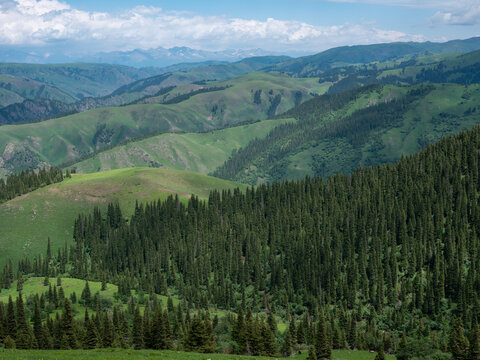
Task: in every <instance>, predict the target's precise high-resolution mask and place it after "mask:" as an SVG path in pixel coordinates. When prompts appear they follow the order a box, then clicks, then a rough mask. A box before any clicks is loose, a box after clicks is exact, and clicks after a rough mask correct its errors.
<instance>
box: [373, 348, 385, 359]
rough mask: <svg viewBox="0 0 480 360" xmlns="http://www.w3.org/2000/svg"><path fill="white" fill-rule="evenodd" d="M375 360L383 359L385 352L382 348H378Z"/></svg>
mask: <svg viewBox="0 0 480 360" xmlns="http://www.w3.org/2000/svg"><path fill="white" fill-rule="evenodd" d="M375 360H385V353H384V352H383V348H380V349H378V352H377V355H376V356H375Z"/></svg>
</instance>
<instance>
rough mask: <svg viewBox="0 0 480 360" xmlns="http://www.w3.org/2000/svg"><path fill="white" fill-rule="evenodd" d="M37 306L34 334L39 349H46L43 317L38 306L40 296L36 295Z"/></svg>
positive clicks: (34, 314) (34, 317) (34, 318)
mask: <svg viewBox="0 0 480 360" xmlns="http://www.w3.org/2000/svg"><path fill="white" fill-rule="evenodd" d="M34 306H35V308H34V312H33V335H34V336H35V339H36V341H37V345H38V348H39V349H44V348H45V344H44V335H43V326H42V317H41V316H40V309H39V306H38V297H35V305H34Z"/></svg>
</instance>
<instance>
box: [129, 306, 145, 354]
mask: <svg viewBox="0 0 480 360" xmlns="http://www.w3.org/2000/svg"><path fill="white" fill-rule="evenodd" d="M132 346H133V348H134V349H135V350H139V349H143V347H144V341H143V324H142V316H141V315H140V308H139V307H138V305H137V306H136V307H135V311H134V315H133V327H132Z"/></svg>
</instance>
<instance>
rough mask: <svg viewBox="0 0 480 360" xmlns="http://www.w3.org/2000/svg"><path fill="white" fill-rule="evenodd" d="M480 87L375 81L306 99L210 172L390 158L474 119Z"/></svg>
mask: <svg viewBox="0 0 480 360" xmlns="http://www.w3.org/2000/svg"><path fill="white" fill-rule="evenodd" d="M479 106H480V87H479V85H477V84H475V85H470V86H462V85H455V84H418V85H412V86H400V87H399V86H391V85H373V86H370V87H365V88H357V89H354V90H350V91H347V92H343V93H341V94H331V95H324V96H321V97H316V98H314V99H312V100H309V101H307V102H305V103H303V104H302V105H300V106H298V107H296V108H294V109H292V110H290V111H288V112H287V113H285V114H284V115H282V116H285V117H293V118H296V119H298V122H297V123H295V124H286V125H282V126H279V127H277V128H276V129H274V130H272V132H271V133H270V134H269V135H268V136H267V137H265V138H264V139H262V140H254V141H252V142H251V143H250V144H249V145H248V146H246V147H244V148H242V149H240V150H238V151H236V152H234V153H233V154H232V156H231V157H230V159H229V160H228V161H226V162H225V164H224V165H223V166H221V167H219V168H218V169H217V170H216V171H215V172H214V173H213V174H214V175H215V176H219V177H222V178H226V179H235V180H237V181H240V182H244V183H250V184H257V183H261V182H264V181H267V182H271V181H281V180H285V179H292V178H301V177H303V176H305V175H321V176H328V175H329V174H332V173H335V172H350V171H352V170H353V169H354V168H356V167H358V166H360V165H371V164H378V163H385V162H394V161H397V160H399V159H400V157H401V156H402V154H411V153H413V152H415V151H418V150H420V149H421V148H422V147H424V146H426V145H427V144H428V143H432V142H435V141H437V140H439V139H440V138H441V137H442V136H444V135H445V134H451V133H457V132H459V131H460V130H462V129H467V128H471V127H472V126H473V125H475V124H478V123H479V114H480V113H479V112H478V110H479Z"/></svg>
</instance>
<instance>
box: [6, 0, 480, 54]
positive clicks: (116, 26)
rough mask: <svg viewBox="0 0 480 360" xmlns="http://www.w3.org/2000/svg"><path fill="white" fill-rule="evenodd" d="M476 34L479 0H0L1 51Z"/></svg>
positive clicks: (324, 45)
mask: <svg viewBox="0 0 480 360" xmlns="http://www.w3.org/2000/svg"><path fill="white" fill-rule="evenodd" d="M473 36H480V0H454V1H452V0H436V1H434V0H241V1H238V0H235V1H230V0H222V1H220V0H209V1H206V0H175V1H173V0H163V1H162V0H157V1H154V0H136V1H127V0H0V51H1V48H2V46H3V47H5V48H6V47H12V46H18V47H23V48H32V49H34V48H35V49H42V48H45V49H51V48H55V47H57V48H61V49H64V51H70V52H77V53H82V52H95V51H129V50H133V49H151V48H157V47H164V48H171V47H175V46H187V47H191V48H194V49H199V50H209V51H219V50H225V49H255V48H261V49H264V50H266V51H271V52H272V53H274V52H275V53H287V54H288V53H293V52H308V53H316V52H319V51H322V50H326V49H328V48H332V47H336V46H342V45H357V44H372V43H383V42H393V41H447V40H452V39H465V38H470V37H473Z"/></svg>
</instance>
